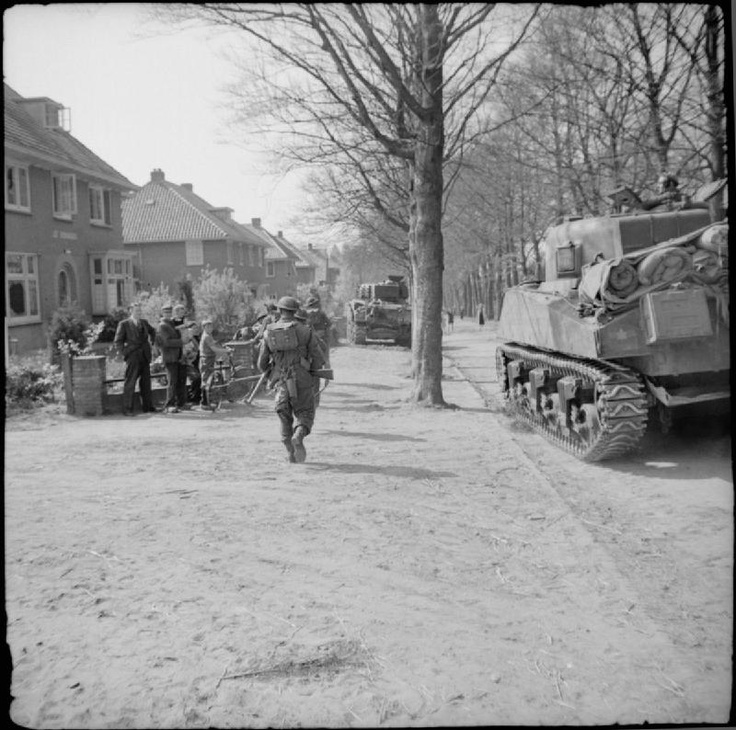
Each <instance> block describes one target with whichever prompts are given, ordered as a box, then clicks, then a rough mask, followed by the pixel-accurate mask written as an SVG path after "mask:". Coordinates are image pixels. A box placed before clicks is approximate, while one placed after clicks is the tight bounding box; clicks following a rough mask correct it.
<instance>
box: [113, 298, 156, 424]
mask: <svg viewBox="0 0 736 730" xmlns="http://www.w3.org/2000/svg"><path fill="white" fill-rule="evenodd" d="M142 312H143V309H142V307H141V305H140V304H139V303H136V304H131V305H130V317H128V319H124V320H123V321H122V322H120V323H118V327H117V330H116V331H115V345H116V346H117V348H118V350H119V351H120V353H121V354H122V356H123V359H124V360H125V383H124V385H123V415H124V416H133V415H135V413H134V406H133V399H134V398H135V384H136V382H138V383H140V385H139V388H140V398H141V407H142V409H143V412H144V413H154V412H155V411H156V409H155V408H154V406H153V399H152V397H151V342H152V340H153V338H154V337H155V336H156V330H154V329H153V327H151V325H150V324H149V323H148V321H147V320H145V319H143V317H142V316H141V315H142Z"/></svg>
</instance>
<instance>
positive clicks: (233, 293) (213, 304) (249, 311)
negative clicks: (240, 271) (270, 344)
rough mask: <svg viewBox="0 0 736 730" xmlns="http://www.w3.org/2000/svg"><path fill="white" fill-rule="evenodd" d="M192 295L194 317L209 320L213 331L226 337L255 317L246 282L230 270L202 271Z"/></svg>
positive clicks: (251, 296) (231, 335)
mask: <svg viewBox="0 0 736 730" xmlns="http://www.w3.org/2000/svg"><path fill="white" fill-rule="evenodd" d="M193 292H194V306H195V309H196V311H197V315H198V317H199V318H200V319H211V320H212V321H213V323H214V325H215V330H216V331H217V332H219V333H221V334H223V335H225V336H226V337H233V336H234V335H235V333H236V332H237V331H238V329H240V328H241V327H242V326H243V325H244V324H245V323H247V322H252V321H253V320H254V319H255V317H256V313H255V308H254V306H253V293H252V292H251V290H250V286H249V285H248V282H246V281H243V280H242V279H239V278H238V277H237V275H235V274H234V273H233V270H232V268H230V267H227V268H226V269H225V270H224V271H223V272H222V273H220V272H219V271H217V269H210V268H209V267H207V268H206V269H204V270H203V271H202V274H201V275H200V277H199V279H198V280H197V281H196V282H195V284H194V287H193Z"/></svg>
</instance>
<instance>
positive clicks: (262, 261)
mask: <svg viewBox="0 0 736 730" xmlns="http://www.w3.org/2000/svg"><path fill="white" fill-rule="evenodd" d="M258 265H259V266H260V267H261V268H263V267H264V266H265V265H266V249H265V248H259V249H258Z"/></svg>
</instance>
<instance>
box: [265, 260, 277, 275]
mask: <svg viewBox="0 0 736 730" xmlns="http://www.w3.org/2000/svg"><path fill="white" fill-rule="evenodd" d="M266 276H268V277H269V278H272V277H274V276H276V267H275V266H274V263H273V261H269V262H268V263H267V264H266Z"/></svg>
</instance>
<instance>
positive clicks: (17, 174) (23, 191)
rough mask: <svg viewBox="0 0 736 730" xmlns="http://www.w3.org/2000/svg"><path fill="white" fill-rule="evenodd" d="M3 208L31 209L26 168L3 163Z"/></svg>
mask: <svg viewBox="0 0 736 730" xmlns="http://www.w3.org/2000/svg"><path fill="white" fill-rule="evenodd" d="M5 208H6V209H8V210H28V211H30V209H31V195H30V192H29V189H28V168H27V167H19V166H18V165H5Z"/></svg>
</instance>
